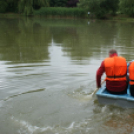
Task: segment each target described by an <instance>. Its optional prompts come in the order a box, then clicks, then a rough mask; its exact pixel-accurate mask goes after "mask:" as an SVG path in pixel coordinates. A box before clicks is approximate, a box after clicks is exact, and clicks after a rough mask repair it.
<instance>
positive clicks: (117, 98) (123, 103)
mask: <svg viewBox="0 0 134 134" xmlns="http://www.w3.org/2000/svg"><path fill="white" fill-rule="evenodd" d="M129 87H130V85H128V88H127V94H122V95H114V94H110V93H109V92H107V91H106V85H103V86H102V87H101V88H99V90H98V91H97V92H96V96H97V99H98V102H99V103H100V104H106V105H115V106H119V107H122V108H134V97H132V96H131V94H130V90H129Z"/></svg>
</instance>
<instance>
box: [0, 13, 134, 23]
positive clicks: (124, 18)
mask: <svg viewBox="0 0 134 134" xmlns="http://www.w3.org/2000/svg"><path fill="white" fill-rule="evenodd" d="M53 12H54V11H53ZM7 17H8V18H19V17H26V16H25V15H24V14H17V13H4V14H3V13H0V18H7ZM28 17H46V18H56V19H62V18H63V19H75V18H81V19H96V18H94V17H93V16H86V15H83V16H80V15H79V16H78V15H77V16H76V15H65V16H64V15H57V14H56V13H55V15H50V14H48V15H47V14H46V13H45V14H44V15H43V12H42V13H41V14H40V12H39V11H38V12H37V11H36V12H35V11H34V14H32V15H29V16H28ZM104 20H113V21H128V22H134V18H132V17H129V16H128V15H125V14H117V15H115V16H112V15H107V16H106V19H104Z"/></svg>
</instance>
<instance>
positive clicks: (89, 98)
mask: <svg viewBox="0 0 134 134" xmlns="http://www.w3.org/2000/svg"><path fill="white" fill-rule="evenodd" d="M104 82H105V80H103V81H102V82H101V85H102V84H103V83H104ZM98 89H99V88H96V89H95V90H94V92H93V93H91V94H90V95H87V96H86V97H85V98H84V99H85V100H91V99H92V97H93V95H94V94H95V93H96V92H97V91H98Z"/></svg>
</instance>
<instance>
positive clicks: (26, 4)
mask: <svg viewBox="0 0 134 134" xmlns="http://www.w3.org/2000/svg"><path fill="white" fill-rule="evenodd" d="M36 4H37V6H39V7H42V6H44V7H46V6H48V5H49V0H19V2H18V8H19V13H24V14H25V15H30V14H32V13H33V7H35V5H36Z"/></svg>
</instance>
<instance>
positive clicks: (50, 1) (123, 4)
mask: <svg viewBox="0 0 134 134" xmlns="http://www.w3.org/2000/svg"><path fill="white" fill-rule="evenodd" d="M41 7H68V8H69V7H78V8H79V7H80V8H83V9H85V10H86V11H90V13H91V14H94V15H95V16H96V17H97V18H104V17H105V15H106V14H112V15H116V14H117V12H118V13H123V14H127V15H129V16H131V17H134V0H0V13H6V12H14V13H24V14H25V15H30V14H33V11H34V10H40V8H41Z"/></svg>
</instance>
